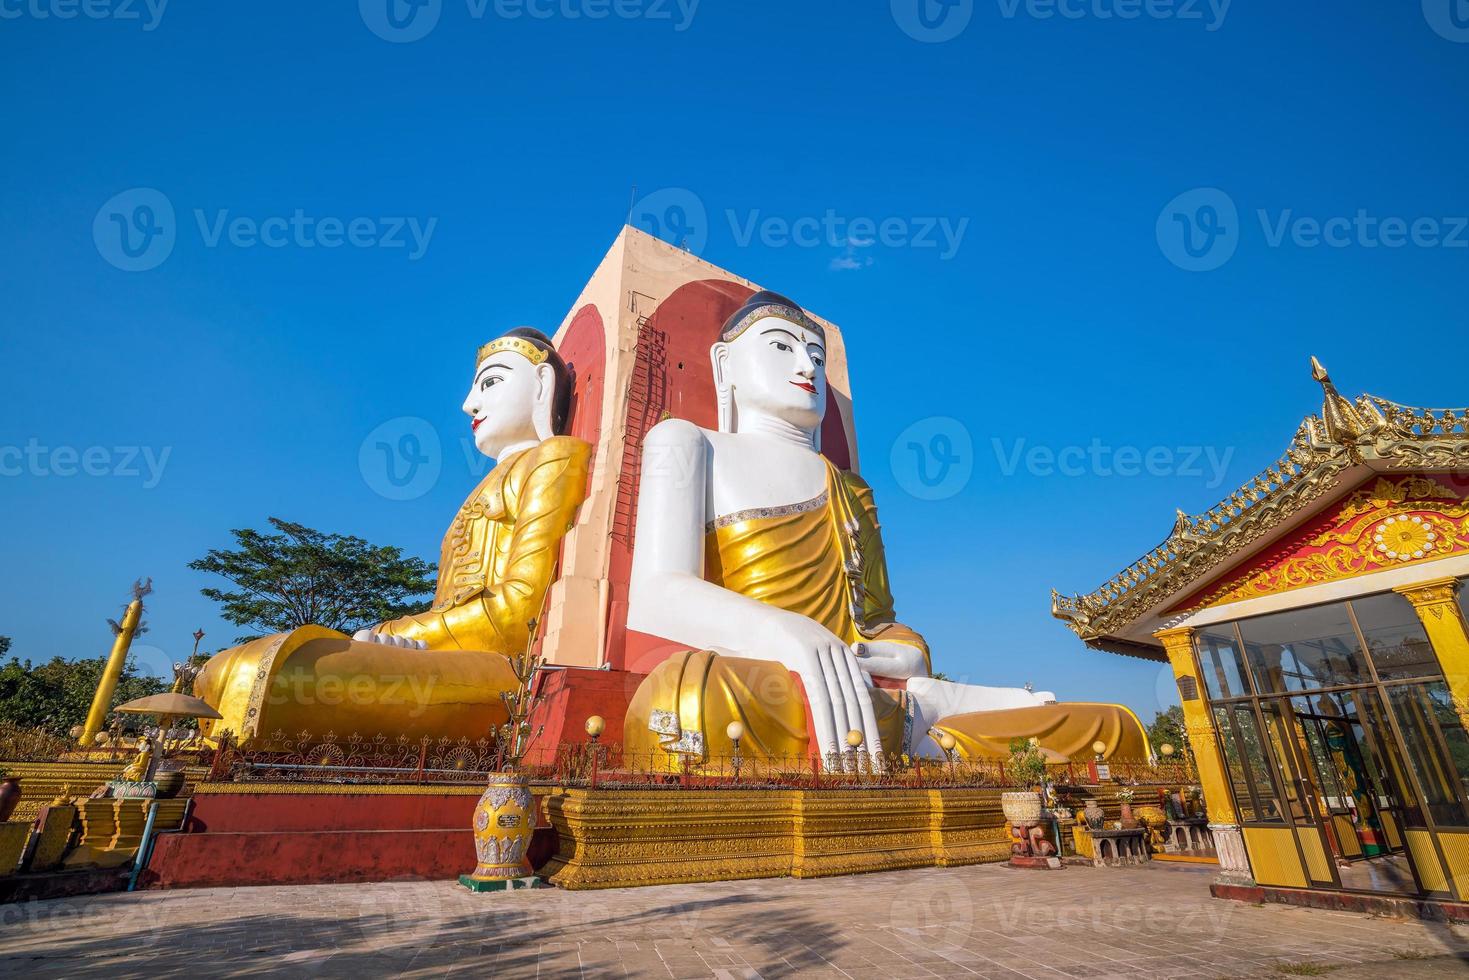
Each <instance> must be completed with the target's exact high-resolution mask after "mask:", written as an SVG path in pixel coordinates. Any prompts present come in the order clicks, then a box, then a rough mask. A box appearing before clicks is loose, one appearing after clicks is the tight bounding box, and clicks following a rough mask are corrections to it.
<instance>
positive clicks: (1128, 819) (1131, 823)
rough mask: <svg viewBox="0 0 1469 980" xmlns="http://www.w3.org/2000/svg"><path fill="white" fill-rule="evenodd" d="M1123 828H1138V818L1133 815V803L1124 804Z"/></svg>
mask: <svg viewBox="0 0 1469 980" xmlns="http://www.w3.org/2000/svg"><path fill="white" fill-rule="evenodd" d="M1122 829H1123V830H1136V829H1137V820H1136V819H1135V818H1134V817H1133V815H1132V804H1131V803H1124V804H1122Z"/></svg>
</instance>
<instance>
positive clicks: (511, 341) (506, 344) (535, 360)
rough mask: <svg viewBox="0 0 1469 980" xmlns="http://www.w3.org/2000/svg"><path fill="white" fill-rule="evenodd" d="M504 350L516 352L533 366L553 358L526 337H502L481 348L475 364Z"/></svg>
mask: <svg viewBox="0 0 1469 980" xmlns="http://www.w3.org/2000/svg"><path fill="white" fill-rule="evenodd" d="M504 350H508V351H514V352H515V353H517V354H519V355H521V356H522V357H524V358H525V359H526V360H527V361H530V362H531V363H532V364H540V363H541V362H542V361H544V360H545V359H546V358H547V357H550V356H551V355H550V354H549V353H547V352H546V351H543V350H541V349H540V348H539V347H537V346H536V345H535V344H533V343H531V342H530V341H529V340H526V339H525V338H524V337H501V338H500V339H499V340H492V341H490V342H489V343H488V344H485V345H484V346H483V347H481V348H480V349H479V356H477V357H476V358H475V360H474V363H475V364H479V363H480V362H482V361H483V360H484V359H485V358H487V357H489V356H490V355H491V354H498V353H500V352H501V351H504Z"/></svg>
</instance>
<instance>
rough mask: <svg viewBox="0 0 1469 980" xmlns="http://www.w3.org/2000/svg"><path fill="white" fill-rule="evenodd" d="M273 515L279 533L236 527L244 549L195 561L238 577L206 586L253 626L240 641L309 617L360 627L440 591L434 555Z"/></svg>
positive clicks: (231, 615)
mask: <svg viewBox="0 0 1469 980" xmlns="http://www.w3.org/2000/svg"><path fill="white" fill-rule="evenodd" d="M270 523H271V526H273V527H274V528H275V529H276V530H277V531H279V532H280V533H279V534H262V533H261V532H259V531H255V530H251V529H249V528H243V529H236V530H234V531H232V532H230V533H231V534H233V535H234V536H235V543H236V544H237V545H239V548H238V549H237V550H234V551H224V550H211V551H210V552H209V553H208V554H207V555H205V556H204V557H203V558H200V559H198V560H197V561H192V562H190V563H189V567H190V568H192V569H194V570H195V571H198V572H211V573H213V574H215V575H219V576H222V577H224V578H226V579H229V580H230V581H231V582H232V583H234V585H235V588H234V589H233V590H225V589H201V590H200V591H201V592H203V593H204V595H205V597H206V598H209V599H213V600H215V601H216V602H219V603H221V604H222V605H223V609H222V610H221V615H223V616H224V618H225V619H227V620H229V621H230V622H232V623H234V624H235V625H237V626H244V627H248V628H249V629H250V630H251V631H252V633H251V634H250V635H246V636H242V637H240V638H239V642H244V641H246V640H250V639H254V638H255V637H256V636H265V635H268V634H271V633H284V632H286V631H288V630H293V629H295V628H296V627H298V626H308V625H316V626H325V627H328V628H330V629H334V630H340V631H342V632H343V633H352V632H354V631H356V630H359V629H362V628H364V627H367V626H374V625H376V624H378V623H381V622H384V621H386V620H389V619H395V618H397V617H399V616H406V615H409V614H411V613H416V612H422V611H423V610H425V609H426V608H427V607H428V602H427V601H423V600H419V601H411V600H414V599H415V597H418V596H425V595H431V594H432V593H433V590H434V578H433V574H434V567H433V566H432V565H430V564H428V563H427V562H425V561H423V560H421V559H419V558H412V557H404V555H403V553H402V551H400V550H399V549H397V548H393V547H379V546H377V545H372V544H369V543H368V542H366V541H364V540H362V539H361V538H356V537H351V536H349V535H342V534H327V533H324V532H322V531H317V530H314V529H313V528H309V527H306V526H305V525H302V524H293V523H291V522H290V521H283V520H281V519H280V518H277V517H272V518H270Z"/></svg>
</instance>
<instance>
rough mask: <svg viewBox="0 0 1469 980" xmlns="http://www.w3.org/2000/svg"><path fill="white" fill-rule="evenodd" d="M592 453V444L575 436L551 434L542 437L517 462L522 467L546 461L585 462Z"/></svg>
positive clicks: (537, 464)
mask: <svg viewBox="0 0 1469 980" xmlns="http://www.w3.org/2000/svg"><path fill="white" fill-rule="evenodd" d="M591 455H592V444H591V443H589V442H587V441H586V440H585V439H578V438H577V437H576V436H552V437H551V438H549V439H544V440H542V441H541V442H540V444H539V445H537V446H536V447H535V448H534V449H532V450H531V451H530V452H528V453H525V454H524V455H523V456H521V458H520V459H519V460H517V463H519V464H520V466H521V467H523V468H524V469H534V468H535V467H537V466H543V465H545V464H547V463H563V462H570V463H585V462H586V461H587V460H588V459H589V458H590V457H591Z"/></svg>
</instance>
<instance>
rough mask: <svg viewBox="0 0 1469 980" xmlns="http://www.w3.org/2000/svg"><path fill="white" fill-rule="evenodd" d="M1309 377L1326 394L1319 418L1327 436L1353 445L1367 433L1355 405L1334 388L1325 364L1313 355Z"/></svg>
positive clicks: (1365, 424) (1338, 442)
mask: <svg viewBox="0 0 1469 980" xmlns="http://www.w3.org/2000/svg"><path fill="white" fill-rule="evenodd" d="M1311 377H1313V378H1315V379H1316V380H1317V381H1318V382H1320V384H1321V390H1322V391H1323V392H1324V393H1325V395H1326V402H1325V404H1324V405H1322V407H1321V418H1322V420H1323V421H1325V422H1326V434H1327V436H1329V437H1330V438H1331V441H1332V442H1335V443H1337V444H1338V445H1342V446H1346V447H1348V448H1352V447H1355V446H1356V445H1357V444H1358V443H1360V442H1361V441H1362V440H1363V438H1364V437H1365V436H1366V435H1367V434H1368V429H1369V426H1368V424H1367V422H1366V420H1365V419H1363V418H1362V415H1361V413H1359V412H1358V411H1357V407H1356V406H1355V405H1353V404H1352V403H1351V402H1349V401H1347V400H1346V399H1345V398H1343V397H1342V396H1341V393H1340V392H1338V391H1337V390H1336V385H1334V384H1332V383H1331V375H1329V374H1327V373H1326V366H1325V365H1324V364H1322V363H1321V361H1320V360H1319V359H1318V358H1316V357H1315V356H1312V358H1311ZM1354 451H1355V450H1354Z"/></svg>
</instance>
